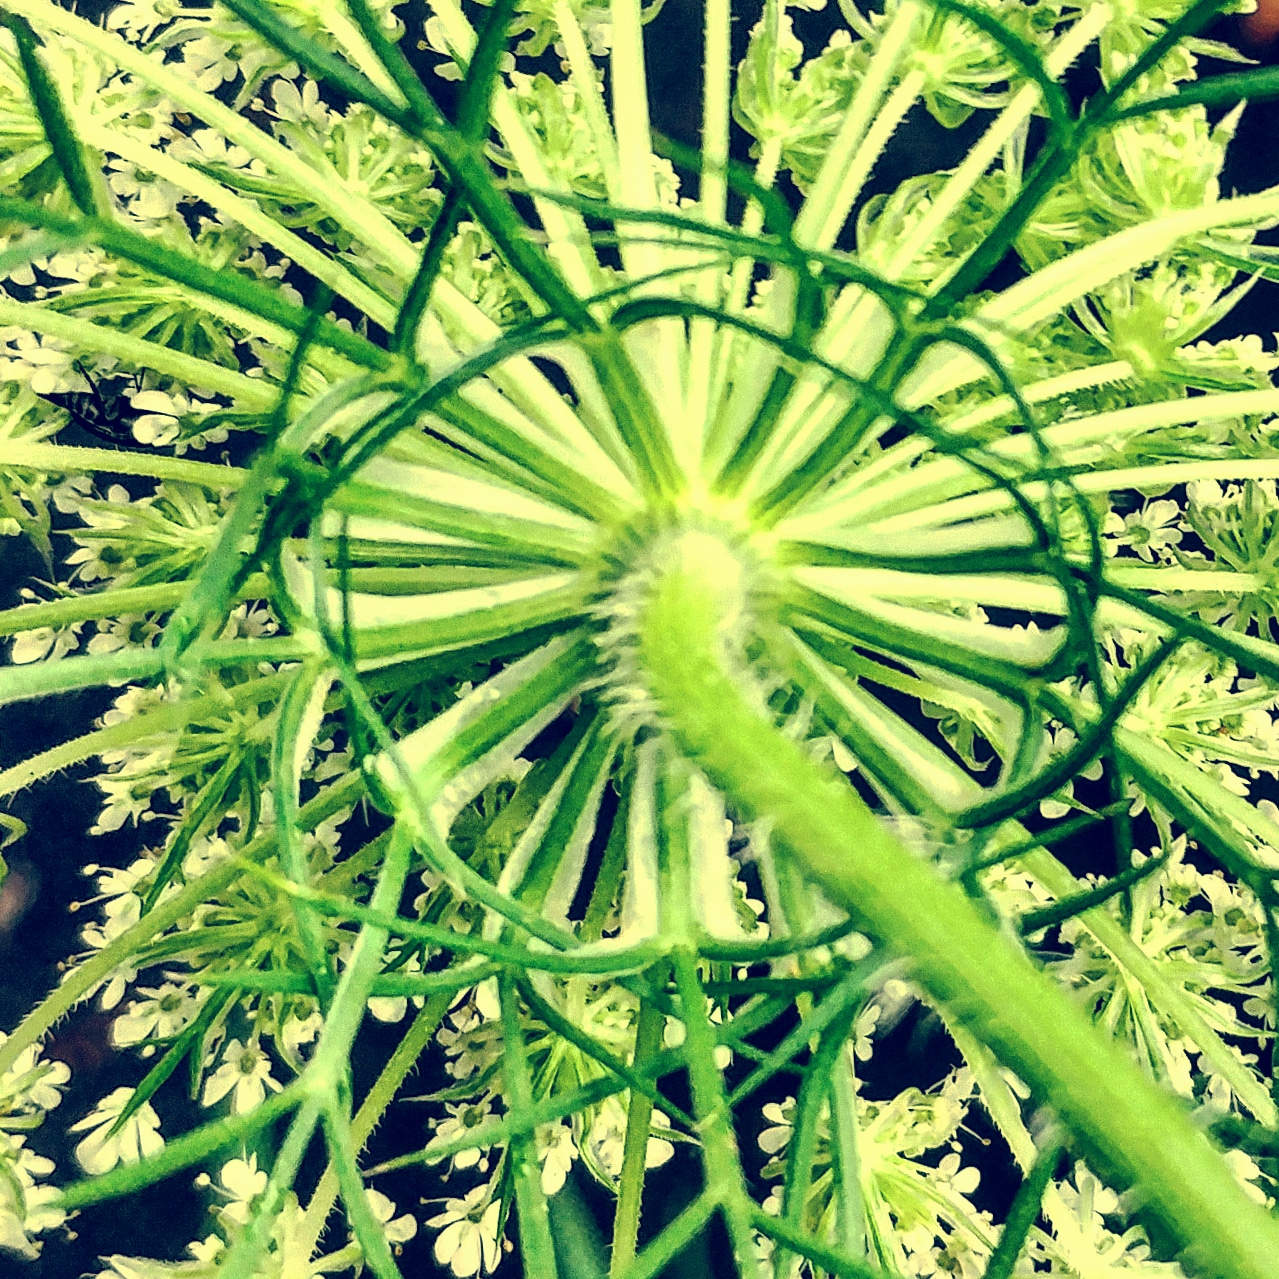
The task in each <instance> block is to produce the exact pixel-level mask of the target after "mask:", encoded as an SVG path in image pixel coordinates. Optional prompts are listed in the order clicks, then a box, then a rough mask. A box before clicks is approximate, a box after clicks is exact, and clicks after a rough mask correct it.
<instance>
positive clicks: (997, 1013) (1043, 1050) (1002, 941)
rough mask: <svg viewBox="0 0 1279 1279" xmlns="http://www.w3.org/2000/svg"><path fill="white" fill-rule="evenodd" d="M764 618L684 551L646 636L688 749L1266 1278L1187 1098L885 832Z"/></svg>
mask: <svg viewBox="0 0 1279 1279" xmlns="http://www.w3.org/2000/svg"><path fill="white" fill-rule="evenodd" d="M746 604H747V595H746V590H745V586H744V573H743V571H742V569H741V566H740V565H739V564H738V562H737V560H736V558H735V556H734V555H733V554H732V553H731V552H729V551H728V550H727V548H726V547H724V546H722V545H721V544H720V543H719V542H718V541H716V540H715V539H713V538H711V537H709V536H707V535H705V534H689V535H685V536H684V537H683V538H682V539H679V540H678V541H675V542H673V543H672V544H671V545H670V548H669V555H668V556H667V558H666V562H665V564H664V565H663V566H662V567H661V570H660V571H659V573H658V574H657V576H656V578H655V580H654V585H653V587H652V589H651V592H650V595H649V598H648V600H647V601H646V605H645V607H644V610H643V615H642V620H641V624H640V635H639V650H640V660H641V664H642V667H643V669H644V670H645V672H646V675H647V680H648V683H649V687H650V689H651V691H652V693H653V695H654V697H655V699H656V701H657V703H658V707H659V709H660V711H661V712H662V714H663V716H664V717H665V719H666V721H667V723H668V725H669V727H670V729H671V731H672V732H673V735H674V737H675V739H676V741H677V742H678V744H679V745H680V747H681V748H682V749H683V750H684V752H685V753H686V754H687V755H688V756H690V757H691V758H692V759H693V760H694V761H695V762H696V763H697V764H698V766H699V767H700V768H702V769H703V770H704V771H705V772H706V773H707V774H708V776H710V778H711V779H712V780H713V781H715V782H716V783H717V784H719V785H720V786H721V787H722V788H723V789H724V790H725V792H726V793H727V795H728V796H729V798H730V800H731V801H732V802H733V803H734V804H735V805H736V806H737V807H738V808H739V809H740V810H741V811H742V812H743V813H744V814H745V815H746V816H748V817H751V818H755V819H766V820H768V821H770V822H771V827H772V832H773V839H774V841H775V842H776V844H777V845H778V847H779V849H780V851H782V852H783V853H784V854H786V855H789V856H791V857H793V858H794V859H795V860H796V861H797V862H798V863H799V865H800V866H801V867H802V868H803V869H804V871H805V872H806V873H807V874H808V875H809V876H811V877H812V878H813V879H815V880H816V881H817V882H818V883H819V884H821V886H822V887H823V889H824V890H825V891H826V893H827V894H828V895H829V896H830V897H831V898H832V899H833V900H834V901H836V902H838V903H839V904H840V905H841V906H843V907H844V908H845V909H847V910H848V911H849V912H850V913H851V914H852V915H853V916H854V917H855V918H856V919H857V920H858V921H859V923H860V926H861V927H863V928H864V929H865V931H866V932H867V933H869V934H870V935H871V936H872V937H873V938H874V939H875V940H876V941H878V942H879V943H880V944H882V945H883V946H884V947H885V948H886V949H888V950H889V951H891V952H895V953H897V954H900V955H904V956H906V957H907V958H908V959H909V960H910V961H911V965H912V968H911V975H912V977H913V979H914V980H915V981H916V982H917V983H918V984H919V985H920V987H921V988H922V989H923V991H924V993H925V995H926V996H927V997H928V998H929V999H930V1000H934V1001H936V1002H937V1004H938V1005H940V1006H941V1008H942V1009H943V1011H944V1012H945V1013H946V1014H947V1016H948V1017H950V1018H953V1019H955V1020H956V1021H958V1022H959V1023H961V1024H962V1025H964V1026H965V1027H966V1028H967V1029H969V1030H971V1031H972V1032H973V1033H974V1034H975V1035H976V1036H977V1037H978V1038H980V1039H981V1040H982V1041H983V1042H984V1043H986V1044H987V1045H989V1046H990V1048H991V1049H992V1050H993V1051H994V1052H995V1053H996V1055H997V1056H998V1057H999V1058H1000V1059H1001V1060H1002V1061H1003V1063H1004V1064H1005V1065H1006V1066H1008V1067H1009V1068H1010V1069H1012V1070H1014V1071H1015V1072H1016V1073H1017V1074H1018V1075H1019V1076H1020V1077H1021V1078H1022V1079H1024V1080H1025V1081H1026V1082H1027V1083H1028V1084H1029V1085H1030V1086H1031V1088H1032V1089H1033V1090H1034V1092H1035V1095H1036V1098H1037V1100H1039V1101H1040V1102H1041V1103H1046V1104H1047V1105H1049V1106H1051V1107H1052V1108H1053V1109H1054V1110H1055V1111H1056V1112H1057V1114H1058V1115H1059V1116H1060V1117H1061V1118H1062V1120H1063V1121H1064V1122H1065V1123H1066V1124H1067V1125H1068V1127H1069V1129H1070V1131H1071V1133H1072V1134H1073V1136H1074V1138H1075V1141H1076V1143H1077V1145H1078V1147H1079V1149H1080V1151H1081V1153H1082V1154H1084V1155H1085V1156H1086V1157H1087V1158H1088V1159H1089V1160H1090V1162H1091V1163H1092V1164H1093V1165H1094V1166H1095V1167H1096V1169H1097V1170H1098V1171H1099V1172H1100V1173H1101V1174H1102V1175H1103V1176H1106V1177H1107V1178H1109V1179H1111V1180H1112V1181H1113V1182H1115V1183H1117V1184H1119V1185H1121V1186H1130V1187H1134V1188H1135V1189H1136V1191H1137V1198H1138V1199H1139V1201H1140V1202H1141V1203H1142V1205H1143V1207H1144V1210H1145V1211H1146V1212H1148V1213H1149V1214H1150V1216H1151V1217H1153V1218H1154V1219H1155V1220H1156V1221H1157V1222H1158V1223H1159V1225H1160V1226H1161V1227H1162V1228H1163V1229H1164V1230H1165V1231H1166V1232H1167V1233H1168V1235H1169V1236H1171V1238H1173V1239H1175V1240H1176V1241H1177V1242H1178V1243H1179V1245H1180V1246H1181V1247H1182V1248H1183V1249H1184V1250H1185V1253H1186V1255H1187V1257H1188V1259H1189V1260H1190V1261H1191V1262H1192V1263H1193V1264H1194V1265H1196V1266H1198V1267H1199V1268H1200V1269H1201V1270H1202V1272H1203V1273H1204V1274H1209V1275H1214V1276H1217V1277H1218V1279H1266V1276H1269V1275H1272V1274H1273V1270H1274V1257H1275V1256H1276V1255H1277V1253H1276V1250H1279V1223H1276V1222H1275V1221H1274V1220H1273V1219H1272V1218H1270V1217H1269V1216H1268V1214H1267V1213H1266V1212H1265V1211H1264V1210H1262V1209H1261V1208H1259V1207H1257V1206H1256V1205H1254V1204H1252V1203H1251V1202H1249V1201H1248V1199H1247V1198H1246V1197H1245V1195H1244V1194H1243V1192H1242V1191H1241V1189H1240V1188H1239V1186H1238V1184H1237V1183H1236V1182H1235V1180H1234V1177H1233V1176H1232V1174H1231V1173H1230V1171H1229V1169H1228V1167H1227V1166H1226V1164H1225V1163H1224V1162H1223V1161H1222V1159H1221V1158H1220V1157H1219V1156H1218V1154H1217V1153H1216V1152H1215V1151H1214V1150H1213V1148H1212V1146H1211V1145H1210V1143H1209V1142H1208V1139H1207V1138H1206V1137H1205V1136H1204V1135H1203V1134H1202V1133H1201V1132H1199V1131H1198V1130H1197V1129H1196V1128H1195V1127H1194V1125H1193V1124H1192V1123H1191V1122H1190V1120H1189V1118H1188V1116H1187V1115H1186V1113H1185V1111H1184V1110H1183V1109H1182V1108H1181V1106H1180V1105H1179V1104H1178V1103H1177V1102H1176V1100H1175V1099H1174V1098H1173V1097H1171V1096H1170V1095H1168V1094H1167V1093H1165V1092H1163V1091H1162V1090H1160V1089H1159V1088H1158V1087H1157V1086H1155V1085H1154V1084H1153V1083H1152V1082H1151V1081H1150V1080H1148V1079H1147V1078H1146V1077H1145V1076H1143V1075H1142V1074H1141V1073H1140V1072H1139V1071H1138V1069H1137V1068H1136V1067H1135V1066H1134V1065H1133V1063H1132V1062H1131V1061H1130V1060H1129V1059H1128V1058H1127V1057H1126V1056H1125V1055H1124V1054H1123V1053H1122V1052H1120V1051H1119V1050H1118V1049H1117V1048H1116V1047H1115V1046H1114V1045H1112V1044H1110V1043H1108V1042H1107V1041H1106V1040H1105V1039H1104V1038H1103V1037H1102V1036H1101V1035H1100V1034H1099V1032H1098V1031H1097V1030H1096V1029H1095V1028H1094V1027H1093V1025H1092V1024H1091V1023H1090V1021H1089V1020H1088V1018H1087V1017H1086V1015H1085V1014H1084V1013H1083V1012H1082V1011H1081V1010H1080V1009H1079V1008H1078V1007H1077V1005H1076V1004H1075V1003H1073V1002H1072V1001H1071V1000H1070V998H1069V997H1068V996H1067V995H1066V993H1065V992H1064V991H1063V990H1062V989H1061V988H1060V986H1058V985H1057V984H1056V983H1055V982H1054V981H1053V980H1052V979H1051V978H1050V977H1048V976H1047V975H1046V974H1045V973H1043V972H1042V971H1041V970H1039V969H1038V968H1037V967H1036V966H1035V965H1034V964H1033V963H1032V962H1031V960H1030V959H1029V958H1028V956H1027V955H1026V954H1025V952H1024V951H1022V950H1020V949H1019V948H1018V947H1017V946H1015V945H1014V944H1013V943H1011V942H1010V941H1009V940H1008V939H1007V938H1006V937H1005V936H1004V935H1003V934H1001V933H1000V932H999V930H998V929H997V928H996V927H995V926H994V925H993V924H992V923H991V922H990V921H989V920H988V919H987V918H986V916H984V915H983V914H982V913H981V911H980V910H979V909H978V908H977V906H976V905H975V904H974V903H973V902H972V901H971V900H969V899H968V898H967V897H966V896H965V895H964V894H963V892H962V891H961V890H960V889H959V887H958V886H956V885H953V884H950V883H947V882H945V881H944V880H943V879H941V877H940V876H939V875H938V874H937V873H936V872H935V871H934V870H933V869H932V867H930V866H929V865H927V864H926V863H925V862H923V861H921V860H920V859H919V857H918V856H916V855H915V854H914V853H912V852H910V851H909V850H908V849H907V848H906V846H905V845H903V844H902V843H901V842H900V841H899V840H898V839H897V837H896V836H895V835H894V834H893V833H892V832H891V831H890V830H889V828H888V827H887V826H885V825H884V824H882V823H881V822H879V821H878V820H877V819H876V818H875V816H874V815H873V814H872V813H871V811H870V810H869V808H867V806H866V805H865V804H864V803H863V802H862V801H861V799H860V798H859V797H858V796H857V794H856V793H855V792H854V791H853V790H852V789H851V788H850V787H849V786H848V785H847V783H846V782H845V780H844V779H843V778H842V777H839V776H838V775H836V774H834V773H833V772H830V771H828V770H826V769H824V768H822V767H821V766H819V765H817V764H815V763H814V762H813V760H812V759H811V758H810V757H809V756H808V755H807V754H806V753H805V752H804V750H803V749H802V747H801V746H800V745H798V744H797V743H795V742H793V741H791V740H790V739H789V738H787V737H785V736H784V735H783V734H782V733H781V732H780V731H779V730H778V729H777V728H776V727H775V726H774V725H773V724H772V723H771V722H770V721H769V720H768V719H766V718H765V716H764V714H763V713H762V711H761V709H759V708H760V707H762V704H763V703H762V699H761V698H759V697H758V696H755V697H752V693H753V689H752V687H751V683H750V677H749V674H748V673H747V671H746V669H745V666H744V661H743V659H742V657H741V656H740V654H739V652H737V651H736V650H735V648H734V647H733V646H732V645H731V644H730V643H729V642H728V636H729V634H730V629H729V628H730V626H732V625H733V624H734V623H738V624H740V617H741V614H742V612H743V610H744V608H745V606H746Z"/></svg>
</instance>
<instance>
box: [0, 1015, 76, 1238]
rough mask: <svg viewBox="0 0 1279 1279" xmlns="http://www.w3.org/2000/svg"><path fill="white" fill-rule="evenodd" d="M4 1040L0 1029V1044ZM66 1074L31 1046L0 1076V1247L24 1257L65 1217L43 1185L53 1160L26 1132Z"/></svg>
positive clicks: (40, 1118)
mask: <svg viewBox="0 0 1279 1279" xmlns="http://www.w3.org/2000/svg"><path fill="white" fill-rule="evenodd" d="M7 1039H8V1035H6V1034H4V1033H3V1032H0V1045H2V1044H4V1043H5V1042H6V1040H7ZM70 1078H71V1071H70V1070H69V1069H68V1068H67V1066H66V1064H65V1063H64V1062H61V1061H44V1060H42V1059H41V1056H40V1050H39V1048H38V1047H36V1046H34V1045H33V1046H31V1047H28V1048H25V1049H23V1051H22V1052H21V1053H19V1055H18V1058H17V1060H16V1061H15V1062H14V1063H13V1065H12V1066H10V1067H9V1069H8V1070H7V1071H5V1073H4V1075H3V1076H2V1077H0V1250H5V1251H8V1252H15V1253H17V1254H18V1255H19V1256H21V1257H26V1258H28V1259H30V1258H34V1257H37V1256H39V1254H40V1240H39V1239H38V1238H37V1236H38V1235H40V1234H42V1233H44V1232H45V1231H48V1230H53V1229H54V1228H56V1227H57V1226H60V1225H61V1224H62V1222H63V1220H64V1219H65V1216H66V1214H65V1213H64V1212H63V1211H62V1210H61V1209H60V1208H59V1207H58V1206H57V1199H58V1190H57V1187H55V1186H51V1185H49V1184H47V1178H48V1177H49V1175H50V1174H51V1173H52V1172H53V1167H54V1165H53V1160H52V1159H46V1158H45V1157H44V1156H43V1155H40V1154H37V1153H36V1152H35V1151H34V1150H32V1149H31V1147H30V1146H29V1145H28V1144H27V1141H28V1134H30V1133H32V1132H34V1131H35V1130H36V1129H37V1128H39V1127H40V1125H41V1124H42V1123H43V1122H44V1117H45V1115H47V1114H48V1113H49V1111H51V1110H53V1109H54V1108H55V1107H56V1106H57V1105H58V1103H59V1102H61V1100H62V1091H61V1090H62V1088H63V1087H64V1086H65V1085H66V1083H67V1081H68V1080H69V1079H70Z"/></svg>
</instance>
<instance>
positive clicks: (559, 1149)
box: [536, 1124, 577, 1195]
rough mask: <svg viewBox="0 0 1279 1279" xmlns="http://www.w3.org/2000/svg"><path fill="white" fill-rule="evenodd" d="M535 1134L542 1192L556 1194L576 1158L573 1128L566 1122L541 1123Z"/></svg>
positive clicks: (562, 1186)
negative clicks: (540, 1163) (539, 1161)
mask: <svg viewBox="0 0 1279 1279" xmlns="http://www.w3.org/2000/svg"><path fill="white" fill-rule="evenodd" d="M536 1136H537V1156H538V1158H539V1159H540V1160H541V1161H542V1193H543V1194H544V1195H557V1194H559V1192H560V1191H561V1190H562V1189H563V1188H564V1183H565V1181H567V1180H568V1173H569V1169H570V1168H572V1166H573V1160H574V1159H576V1158H577V1146H576V1145H575V1144H574V1142H573V1130H572V1129H571V1128H569V1126H568V1125H567V1124H543V1125H542V1126H541V1127H539V1128H538V1129H537V1134H536Z"/></svg>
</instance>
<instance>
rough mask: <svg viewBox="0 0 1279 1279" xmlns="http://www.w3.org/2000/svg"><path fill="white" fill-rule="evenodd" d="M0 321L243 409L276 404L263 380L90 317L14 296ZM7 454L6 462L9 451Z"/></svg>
mask: <svg viewBox="0 0 1279 1279" xmlns="http://www.w3.org/2000/svg"><path fill="white" fill-rule="evenodd" d="M202 305H203V302H202ZM0 325H12V326H13V327H14V328H19V329H28V330H30V331H31V332H33V333H44V334H46V335H47V336H48V337H52V338H59V339H60V340H62V341H64V342H69V343H72V344H73V345H74V346H75V347H77V348H79V349H81V350H90V351H95V352H98V353H100V354H102V355H112V356H115V358H116V359H118V360H123V361H125V362H126V363H127V364H131V365H134V366H135V367H137V368H143V369H154V370H155V371H156V372H157V373H165V374H168V375H169V376H170V377H175V378H177V379H178V380H179V381H181V382H185V383H186V384H187V385H188V386H192V387H195V388H196V389H197V390H201V391H211V392H214V393H216V394H218V395H226V396H229V397H230V398H231V399H233V400H235V402H236V404H237V405H238V406H239V407H241V408H245V409H250V410H258V411H261V412H266V411H267V410H269V409H270V407H271V406H272V405H273V404H274V403H275V399H276V389H275V387H273V386H272V385H271V384H270V383H269V382H265V381H263V380H262V379H261V378H251V377H246V376H245V375H244V374H243V373H241V372H239V371H238V370H236V369H228V368H223V367H222V366H221V365H220V364H210V363H209V361H208V360H202V359H200V358H199V357H198V356H194V355H187V354H185V353H184V352H182V351H175V350H173V349H172V348H171V347H167V346H161V345H160V344H159V343H158V342H148V341H146V340H145V339H144V338H138V337H134V336H133V335H132V334H130V333H125V332H123V331H122V330H121V329H118V328H116V327H115V325H112V324H95V323H94V322H93V321H92V320H86V319H82V318H81V317H80V316H76V315H66V314H64V313H63V312H61V311H55V310H52V309H51V308H49V307H45V306H41V305H39V303H36V302H17V301H14V299H13V298H9V297H0ZM5 456H6V460H7V459H8V457H9V454H8V451H7V450H6V455H5ZM103 469H104V470H109V469H110V468H109V467H104V468H103Z"/></svg>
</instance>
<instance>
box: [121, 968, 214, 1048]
mask: <svg viewBox="0 0 1279 1279" xmlns="http://www.w3.org/2000/svg"><path fill="white" fill-rule="evenodd" d="M138 994H139V995H145V996H146V998H145V999H141V1000H134V1001H133V1002H132V1003H130V1004H129V1007H128V1010H127V1011H126V1012H124V1013H122V1014H121V1015H120V1016H119V1017H117V1018H116V1019H115V1021H114V1022H112V1023H111V1039H112V1041H113V1042H114V1043H115V1044H116V1046H117V1047H121V1048H123V1047H126V1046H127V1045H129V1044H138V1043H141V1042H142V1041H143V1040H144V1039H147V1038H156V1039H171V1038H172V1037H173V1036H174V1035H177V1034H180V1033H181V1032H182V1031H183V1030H185V1029H186V1028H187V1026H189V1025H190V1024H191V1022H192V1021H193V1020H194V1019H195V1015H196V1013H197V1011H198V1010H199V1003H198V1002H197V1000H196V999H195V998H194V997H193V995H192V993H191V991H190V990H189V989H188V988H186V987H182V986H177V985H174V984H173V983H172V982H166V983H165V984H164V985H163V986H159V987H155V988H147V987H143V988H140V989H139V990H138Z"/></svg>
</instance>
